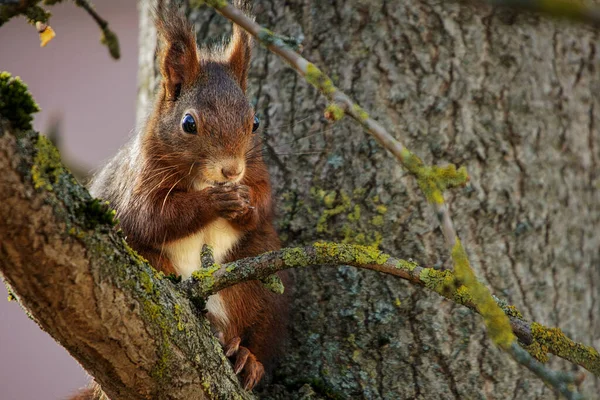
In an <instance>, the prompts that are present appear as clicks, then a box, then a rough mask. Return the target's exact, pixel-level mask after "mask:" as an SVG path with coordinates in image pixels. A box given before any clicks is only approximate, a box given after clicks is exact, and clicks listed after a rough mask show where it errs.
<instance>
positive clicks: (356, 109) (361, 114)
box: [352, 104, 369, 122]
mask: <svg viewBox="0 0 600 400" xmlns="http://www.w3.org/2000/svg"><path fill="white" fill-rule="evenodd" d="M352 111H353V114H354V115H355V116H356V117H357V118H358V119H359V120H360V121H362V122H364V121H366V120H368V119H369V113H367V112H366V111H365V110H364V109H363V108H362V107H360V106H359V105H358V104H354V105H353V106H352Z"/></svg>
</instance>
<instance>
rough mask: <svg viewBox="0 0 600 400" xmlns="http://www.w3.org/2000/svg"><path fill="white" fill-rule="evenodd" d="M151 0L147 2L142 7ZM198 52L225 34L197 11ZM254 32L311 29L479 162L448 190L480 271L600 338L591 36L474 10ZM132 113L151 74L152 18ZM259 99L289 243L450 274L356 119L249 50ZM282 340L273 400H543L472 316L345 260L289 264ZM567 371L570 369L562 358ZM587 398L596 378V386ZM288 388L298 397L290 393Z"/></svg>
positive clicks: (356, 5) (269, 20) (423, 207)
mask: <svg viewBox="0 0 600 400" xmlns="http://www.w3.org/2000/svg"><path fill="white" fill-rule="evenodd" d="M141 3H142V4H143V3H147V2H141ZM188 11H189V15H190V18H191V19H192V20H193V21H194V23H195V24H196V28H197V31H198V33H199V37H200V40H201V41H203V42H205V43H206V42H209V43H213V42H218V41H219V38H220V36H219V35H221V34H222V33H223V32H224V29H229V27H228V24H226V23H224V21H223V20H222V19H221V18H219V17H217V16H215V14H214V11H212V10H211V9H208V8H203V9H200V10H197V9H193V10H190V9H189V7H188ZM254 11H255V14H256V16H257V20H258V22H259V23H261V24H262V25H264V26H266V27H268V28H270V29H273V30H274V31H276V32H278V33H282V34H286V35H290V36H294V37H303V38H304V41H303V55H304V56H305V57H306V58H308V59H309V60H311V61H313V62H314V63H316V64H317V65H319V66H320V67H322V68H323V70H324V71H326V72H327V73H328V74H329V75H330V76H332V77H333V78H334V80H335V84H336V85H337V86H339V87H340V88H341V89H342V90H344V91H345V92H346V93H347V94H349V95H350V96H352V97H353V98H354V99H355V100H357V101H358V102H359V103H360V104H361V105H362V106H363V107H364V108H365V109H367V110H369V111H370V112H371V115H373V116H374V117H376V118H377V119H378V120H379V121H380V122H381V123H382V124H384V125H385V126H386V127H387V128H389V129H390V130H392V131H393V132H395V134H396V136H397V138H398V139H400V140H402V141H403V142H404V143H405V144H406V145H407V146H408V147H409V148H410V149H411V150H413V151H414V152H415V153H416V154H417V155H419V156H420V157H422V158H423V159H424V161H425V162H427V163H433V164H439V165H444V164H447V163H455V164H458V165H464V166H466V167H467V170H468V171H469V174H470V177H471V183H472V188H471V189H465V190H462V191H461V190H455V191H454V192H452V193H451V194H450V195H448V196H447V199H448V202H449V204H450V205H451V208H452V212H453V214H454V216H455V224H456V228H457V230H458V232H459V235H460V237H461V239H462V240H463V243H464V244H465V246H466V249H467V252H468V254H469V256H470V258H471V261H472V264H473V267H474V268H475V270H476V272H477V274H478V276H479V278H480V279H481V280H482V281H483V282H485V284H487V285H488V286H489V287H490V288H491V289H492V292H493V293H494V294H496V295H497V296H499V297H503V298H505V299H506V300H508V301H509V302H510V303H512V304H514V305H516V306H517V307H518V308H520V309H521V310H523V312H524V314H525V317H526V318H529V319H534V320H536V321H538V322H540V323H544V324H547V325H553V326H558V327H561V328H562V329H563V330H564V331H565V332H566V333H568V334H569V335H570V336H571V337H572V338H573V339H574V340H577V341H580V342H583V343H587V344H589V345H592V346H595V347H599V346H600V317H599V315H600V298H599V297H600V296H599V289H598V288H599V287H600V268H598V263H599V259H600V254H599V252H598V248H600V233H599V232H598V230H597V229H596V226H597V225H598V223H599V219H600V212H599V211H600V201H599V200H600V196H599V189H598V188H599V183H600V181H599V180H598V176H597V174H596V169H597V165H596V164H597V160H598V157H599V150H598V149H599V148H600V139H599V137H600V135H599V130H598V127H599V126H600V117H599V115H600V78H599V76H598V66H599V64H600V55H599V52H598V51H597V49H596V43H597V42H598V32H597V31H594V30H592V29H591V28H587V27H583V26H578V25H576V24H575V23H568V22H560V21H555V20H551V19H546V18H542V17H538V16H534V15H531V14H517V13H514V12H511V11H505V10H499V9H494V8H490V7H478V6H475V5H473V4H471V3H463V2H438V1H432V0H420V1H417V0H407V1H403V2H390V1H384V0H373V1H368V2H367V1H361V0H348V1H345V2H341V1H328V2H325V1H312V2H309V1H300V0H290V1H285V2H281V1H273V0H269V1H267V0H257V1H255V10H254ZM141 12H142V26H141V30H142V35H141V37H142V50H141V54H140V55H141V60H145V61H142V62H143V64H144V66H145V67H144V68H143V69H142V74H141V76H140V84H141V86H140V96H141V97H140V98H141V99H142V101H140V112H139V113H138V114H139V115H143V113H145V112H146V110H147V109H148V101H147V100H146V99H147V98H148V92H149V91H151V90H153V88H154V86H155V82H156V81H157V79H156V68H151V67H150V66H149V65H148V61H147V60H149V57H150V56H151V55H153V52H154V48H155V41H156V39H155V35H154V34H153V28H152V27H151V26H150V25H149V24H148V22H149V19H148V18H147V16H148V14H147V13H148V9H147V8H146V6H142V9H141ZM250 88H251V92H250V98H251V100H252V102H253V103H254V104H255V105H256V110H257V113H258V115H259V116H261V119H262V127H263V130H262V134H263V135H264V138H265V154H266V158H267V161H268V163H269V165H270V170H271V174H272V179H273V187H274V191H275V193H274V196H276V197H275V198H276V199H277V203H278V210H279V211H278V216H279V228H280V233H281V236H282V238H283V240H284V244H286V245H291V244H308V243H311V242H314V241H316V240H320V239H323V240H334V241H343V242H351V243H359V244H368V245H379V246H380V248H381V249H383V250H385V251H386V252H389V253H391V254H394V255H397V256H399V257H404V258H413V259H415V260H416V261H418V262H419V263H420V264H422V265H428V266H437V267H440V268H444V267H448V266H449V265H450V260H449V254H448V252H447V250H446V249H445V248H444V245H443V239H442V236H441V233H440V230H439V228H438V226H437V222H436V219H435V216H434V215H433V212H432V209H431V207H430V206H428V205H427V203H426V202H425V201H424V198H423V196H422V195H421V194H420V192H419V189H418V187H417V185H416V183H415V181H414V180H413V178H412V177H410V176H407V175H406V173H405V172H404V171H403V170H402V168H401V167H400V166H399V165H398V163H397V162H396V161H395V159H393V158H392V157H391V156H390V155H389V154H387V153H386V151H385V150H383V149H382V148H381V147H380V146H379V145H378V144H377V143H375V142H374V140H372V139H370V138H369V137H368V136H367V135H366V134H365V133H364V132H362V131H361V129H360V128H359V127H357V126H356V125H355V124H354V123H353V122H352V121H348V120H345V121H341V122H338V123H335V124H332V123H330V122H328V121H327V120H325V119H324V118H323V108H324V106H325V105H326V104H325V101H324V99H323V98H322V97H321V96H320V95H319V94H318V93H317V92H316V91H315V90H314V89H313V88H312V87H310V86H309V85H308V84H306V83H305V82H304V81H303V80H302V79H301V78H299V77H298V76H297V75H296V74H295V72H293V71H292V70H291V69H289V68H288V67H287V66H286V65H284V64H283V63H282V62H281V61H280V60H279V59H278V58H277V57H276V56H274V55H273V54H270V53H268V52H267V51H266V50H265V49H264V48H262V47H258V46H257V47H256V49H255V52H254V62H253V67H252V70H251V83H250ZM295 275H296V276H295V277H296V283H295V296H294V298H295V300H294V304H293V315H292V316H291V318H290V320H291V321H292V324H291V333H290V345H289V346H288V349H287V354H286V356H285V358H284V359H283V360H282V361H281V365H280V368H279V369H278V371H277V374H276V379H275V381H274V384H272V385H271V386H269V387H268V388H266V389H265V393H263V394H264V395H269V396H271V397H275V398H291V397H299V395H298V394H297V392H298V388H300V387H301V386H303V385H305V384H310V386H311V387H310V388H309V387H304V388H303V389H302V390H301V392H302V393H303V394H304V395H306V394H307V393H308V392H311V391H312V392H313V393H316V394H315V396H336V395H337V396H339V397H340V398H365V399H372V398H387V399H398V398H402V399H408V398H419V399H436V400H437V399H452V398H456V399H462V398H468V399H478V398H488V399H510V398H514V399H519V398H527V399H547V398H551V397H553V396H554V394H553V393H552V390H551V389H549V388H547V387H546V386H545V385H544V384H543V383H542V382H541V381H540V380H539V379H537V378H536V377H534V376H533V375H532V374H530V373H529V372H528V371H526V370H525V369H524V368H522V367H519V366H517V365H516V364H515V363H514V362H512V361H511V360H510V359H509V357H508V356H507V355H506V354H504V353H503V352H502V351H500V350H499V349H497V348H496V347H494V345H493V344H492V343H491V342H490V340H489V339H488V337H487V335H486V332H485V328H484V325H483V323H482V320H481V318H480V317H479V316H477V315H475V314H474V313H473V312H471V311H469V310H467V309H465V308H462V307H458V306H455V305H453V304H451V303H449V302H447V301H444V300H442V299H441V298H439V297H438V296H436V295H433V294H430V293H426V292H424V291H423V290H421V289H419V288H413V287H411V286H410V285H409V284H407V283H406V282H402V281H399V280H394V279H391V278H390V277H387V276H384V275H380V274H376V273H372V272H369V271H359V270H356V269H354V268H351V267H345V268H340V269H338V270H332V269H318V268H314V269H308V270H306V269H303V270H301V271H298V272H295ZM551 365H552V366H553V367H555V368H560V369H569V368H571V367H570V366H569V365H567V364H566V363H564V362H559V361H557V360H551ZM582 390H583V393H584V394H586V395H587V396H588V397H589V398H594V396H595V395H597V393H599V392H600V379H598V378H594V377H593V376H592V375H591V374H589V373H588V374H587V379H586V380H585V382H584V383H583V385H582ZM294 392H296V394H292V393H294Z"/></svg>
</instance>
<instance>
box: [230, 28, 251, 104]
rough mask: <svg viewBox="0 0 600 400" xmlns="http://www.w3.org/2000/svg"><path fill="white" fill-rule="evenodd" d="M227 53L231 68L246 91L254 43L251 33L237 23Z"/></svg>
mask: <svg viewBox="0 0 600 400" xmlns="http://www.w3.org/2000/svg"><path fill="white" fill-rule="evenodd" d="M226 54H227V62H228V63H229V68H230V70H231V72H232V73H233V76H234V77H235V78H236V80H237V81H238V83H239V85H240V87H241V88H242V90H243V91H244V93H245V92H246V86H247V85H248V70H249V69H250V59H251V55H252V43H251V40H250V35H248V33H246V31H244V30H243V29H242V28H240V27H239V26H237V25H234V26H233V36H232V38H231V43H229V46H228V47H227V53H226Z"/></svg>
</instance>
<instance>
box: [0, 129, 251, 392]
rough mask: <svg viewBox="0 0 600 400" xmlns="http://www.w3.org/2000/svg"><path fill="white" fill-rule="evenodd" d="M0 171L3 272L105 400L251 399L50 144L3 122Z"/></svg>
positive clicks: (185, 306) (203, 327) (165, 283)
mask: <svg viewBox="0 0 600 400" xmlns="http://www.w3.org/2000/svg"><path fill="white" fill-rule="evenodd" d="M15 133H17V134H18V136H17V137H15V136H14V134H15ZM0 169H1V170H2V176H1V177H0V203H1V204H2V207H0V221H2V222H1V223H0V275H1V276H2V278H3V279H4V281H5V283H6V284H7V286H8V288H9V291H10V293H12V294H13V295H14V297H15V298H16V299H17V300H18V301H19V303H20V304H21V305H22V306H23V307H24V308H25V309H26V311H27V312H28V314H29V315H30V316H31V318H32V319H33V320H34V321H36V322H37V323H38V325H39V326H40V327H41V328H42V329H43V330H45V331H46V332H48V333H49V334H50V335H51V336H52V337H53V338H54V339H56V340H57V341H58V342H59V343H60V344H61V345H62V346H63V347H65V348H66V349H67V350H68V351H69V353H70V354H71V355H72V356H73V357H74V358H76V359H77V360H78V361H79V362H80V363H81V365H82V366H83V367H84V368H85V369H86V370H87V371H88V372H89V373H90V374H91V375H93V376H94V377H95V379H96V381H97V382H98V383H100V385H101V386H102V388H103V390H104V391H105V393H106V394H107V395H108V397H110V398H114V399H123V398H126V399H147V398H154V399H167V398H168V399H203V398H207V397H208V398H231V396H237V397H238V398H241V399H249V398H252V396H251V394H249V393H248V392H245V391H244V390H243V389H242V388H241V387H240V385H239V383H238V379H237V377H236V376H235V375H234V374H233V371H232V368H231V366H230V364H229V362H228V361H227V359H226V358H225V357H224V355H223V352H222V351H221V349H220V345H219V343H218V342H217V340H216V339H215V338H214V336H213V335H212V333H211V330H210V327H209V324H208V322H207V321H206V319H205V318H203V317H201V316H197V312H196V311H195V310H194V308H193V307H192V306H191V305H190V302H189V301H187V299H186V298H185V297H183V296H182V295H181V293H180V292H179V291H177V290H176V289H175V288H174V285H173V284H172V283H171V282H170V281H169V280H168V279H166V278H165V277H164V275H162V274H160V273H158V272H157V271H156V270H154V269H153V268H152V267H151V266H150V265H149V264H148V263H146V262H145V261H144V260H142V259H141V258H140V257H139V256H137V255H136V253H135V252H133V251H132V250H131V249H130V248H129V247H128V246H127V244H126V243H125V241H124V239H123V237H122V235H121V234H120V233H118V232H116V231H115V229H114V220H113V216H114V213H113V212H112V211H111V210H109V209H108V208H107V207H106V206H105V205H104V204H103V203H102V202H100V201H99V200H95V199H92V198H91V197H90V195H89V194H88V192H87V191H86V190H85V188H83V187H82V186H80V185H79V184H78V183H77V182H76V181H75V179H74V178H73V177H72V175H71V174H70V173H68V171H66V170H65V169H64V167H63V166H62V164H61V162H60V158H59V156H58V152H57V151H56V149H55V148H54V147H53V146H52V144H51V143H50V142H49V141H48V139H46V138H45V137H43V136H39V135H37V134H35V133H33V132H29V133H26V134H21V133H18V132H17V131H14V130H13V129H12V128H10V124H9V123H7V122H6V121H5V120H1V119H0Z"/></svg>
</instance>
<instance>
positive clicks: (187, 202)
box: [90, 7, 286, 389]
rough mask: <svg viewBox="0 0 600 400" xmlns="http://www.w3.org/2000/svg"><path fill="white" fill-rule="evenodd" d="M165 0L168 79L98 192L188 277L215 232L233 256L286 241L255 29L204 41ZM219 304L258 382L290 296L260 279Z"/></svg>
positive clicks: (212, 316)
mask: <svg viewBox="0 0 600 400" xmlns="http://www.w3.org/2000/svg"><path fill="white" fill-rule="evenodd" d="M161 8H162V7H159V9H158V11H157V13H156V14H157V17H156V26H157V31H158V36H159V39H160V51H159V54H158V57H159V62H160V72H161V75H162V84H161V86H160V88H159V90H158V93H157V95H156V101H155V105H154V110H153V112H152V114H151V115H150V116H149V118H148V120H147V122H146V124H145V126H144V128H143V129H142V130H141V131H140V132H139V133H138V134H137V135H136V136H135V137H133V138H132V139H131V141H130V142H129V143H128V144H127V145H125V146H124V147H123V148H122V149H121V150H120V151H119V152H118V154H117V155H116V156H115V157H114V158H113V159H112V160H111V161H110V162H109V163H108V164H107V165H106V166H105V167H104V168H103V169H102V170H101V171H100V172H99V173H98V174H97V175H96V176H95V177H94V179H93V181H92V184H91V189H90V191H91V193H92V194H93V195H94V196H96V197H99V198H102V199H105V200H107V201H109V203H110V204H111V206H112V207H114V208H115V210H116V211H117V217H118V219H119V226H120V228H121V229H122V230H123V232H124V233H125V235H126V238H127V242H128V243H129V244H130V245H131V246H132V247H133V248H134V249H135V250H136V251H138V252H139V253H140V254H141V255H142V256H144V257H145V258H146V259H147V260H148V261H149V262H150V263H151V264H152V265H153V266H154V267H155V268H156V269H158V270H160V271H162V272H164V273H165V274H170V273H174V274H177V275H181V277H182V278H183V279H187V278H189V277H190V276H191V274H192V272H193V271H194V270H196V269H198V268H199V267H200V255H201V251H202V246H203V244H209V245H211V246H212V248H213V251H214V257H215V261H216V262H218V263H226V262H229V261H233V260H236V259H240V258H244V257H250V256H256V255H258V254H261V253H264V252H266V251H271V250H276V249H278V248H279V247H280V243H279V238H278V236H277V233H276V231H275V228H274V226H273V222H272V219H273V205H272V201H271V186H270V182H269V174H268V171H267V168H266V166H265V163H264V161H263V159H262V156H261V153H262V149H261V142H260V139H259V136H258V135H257V134H256V130H257V129H258V125H259V120H258V118H257V117H256V116H255V112H254V110H253V108H252V106H251V105H250V104H249V102H248V100H247V98H246V95H245V92H246V87H247V84H248V69H249V66H250V56H251V40H250V37H249V35H248V34H247V33H245V32H244V31H243V30H242V29H240V28H238V27H237V26H234V29H233V37H232V40H231V42H230V44H229V45H228V46H226V47H225V48H223V49H219V50H214V51H208V50H199V49H198V46H197V44H196V39H195V34H194V30H193V28H192V26H191V25H190V24H189V23H188V21H187V20H186V19H185V18H184V17H183V16H181V15H179V14H178V13H177V12H175V11H172V10H165V9H161ZM206 308H207V311H208V313H207V316H208V318H209V320H210V322H211V326H212V327H213V329H214V330H215V332H216V333H217V337H218V338H219V340H220V341H221V343H222V344H223V345H224V347H225V353H226V355H227V356H228V357H233V358H234V370H235V372H236V373H240V372H243V385H244V387H245V388H246V389H252V388H253V387H254V386H255V385H256V384H257V383H258V382H259V381H260V380H261V379H262V377H263V374H264V370H265V366H268V364H269V363H270V362H271V361H272V359H273V356H274V352H275V351H276V349H277V346H276V344H277V343H278V342H280V339H281V337H282V335H283V332H282V328H283V320H284V318H285V314H286V302H285V297H284V296H278V295H276V294H273V293H271V292H270V291H269V290H268V289H267V288H265V287H264V285H262V284H261V283H260V282H258V281H252V282H247V283H242V284H238V285H236V286H233V287H230V288H227V289H224V290H222V291H220V292H219V293H217V294H215V295H212V296H210V297H209V298H208V301H207V303H206Z"/></svg>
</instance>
